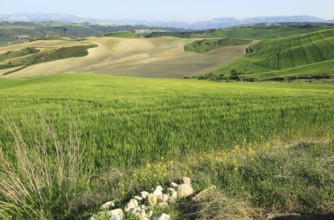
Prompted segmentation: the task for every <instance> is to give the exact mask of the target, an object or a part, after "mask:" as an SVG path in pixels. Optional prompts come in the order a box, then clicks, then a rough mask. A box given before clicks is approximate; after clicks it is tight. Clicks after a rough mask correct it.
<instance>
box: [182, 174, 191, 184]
mask: <svg viewBox="0 0 334 220" xmlns="http://www.w3.org/2000/svg"><path fill="white" fill-rule="evenodd" d="M182 181H183V184H188V185H191V180H190V178H189V177H186V176H185V177H183V178H182Z"/></svg>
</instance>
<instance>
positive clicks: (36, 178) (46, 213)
mask: <svg viewBox="0 0 334 220" xmlns="http://www.w3.org/2000/svg"><path fill="white" fill-rule="evenodd" d="M1 119H2V120H3V121H4V122H5V124H6V125H7V127H8V129H9V131H10V133H11V134H12V135H13V138H14V141H15V145H14V148H13V149H12V151H11V152H10V153H9V154H8V153H7V154H5V152H3V151H2V150H1V149H0V198H1V201H2V202H1V203H0V210H1V212H0V216H2V217H8V216H11V217H14V218H16V219H17V218H23V219H25V218H30V219H57V218H60V217H64V216H66V215H69V213H70V210H67V205H68V202H69V201H70V200H71V199H72V198H71V197H73V196H75V194H76V191H78V190H79V189H80V188H81V187H78V185H79V184H80V183H81V180H82V179H83V176H82V175H81V171H80V165H81V162H82V159H83V153H82V152H81V151H80V150H79V141H78V137H77V135H76V134H77V133H76V131H75V129H74V128H73V126H72V123H71V120H69V134H70V136H69V139H68V141H67V143H65V144H61V143H60V141H58V138H57V133H56V131H55V130H54V128H53V127H52V126H51V125H49V124H47V123H46V122H45V121H44V122H43V131H42V132H43V137H42V140H35V145H34V146H27V145H26V143H25V141H24V140H23V138H22V136H21V133H20V131H19V129H18V128H17V126H16V125H15V124H14V123H13V122H11V121H9V120H7V119H6V118H3V117H2V118H1ZM50 143H51V144H50ZM54 154H55V155H56V157H55V156H53V155H54Z"/></svg>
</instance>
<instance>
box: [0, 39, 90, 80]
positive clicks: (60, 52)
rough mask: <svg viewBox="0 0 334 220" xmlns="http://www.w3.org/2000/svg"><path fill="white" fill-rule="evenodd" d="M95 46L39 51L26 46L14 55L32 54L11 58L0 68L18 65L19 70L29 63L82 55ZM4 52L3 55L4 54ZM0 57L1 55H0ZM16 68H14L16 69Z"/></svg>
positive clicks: (85, 54)
mask: <svg viewBox="0 0 334 220" xmlns="http://www.w3.org/2000/svg"><path fill="white" fill-rule="evenodd" d="M92 47H96V45H93V44H92V45H82V46H72V47H62V48H58V49H54V50H47V51H43V52H40V50H36V49H34V48H27V49H23V50H21V51H15V52H13V53H9V54H14V55H16V56H23V55H25V54H32V53H34V54H33V55H30V56H25V57H21V58H17V59H11V60H9V61H8V62H7V63H3V64H0V69H8V68H12V67H20V68H19V69H17V70H20V69H22V68H25V67H27V66H30V65H34V64H37V63H43V62H50V61H54V60H60V59H66V58H71V57H83V56H87V55H88V51H87V49H89V48H92ZM6 54H7V53H5V54H4V55H6ZM0 58H1V57H0ZM8 58H10V57H9V56H7V57H6V59H7V60H8ZM17 70H14V72H15V71H17ZM12 72H13V71H10V72H7V73H5V75H8V74H10V73H12Z"/></svg>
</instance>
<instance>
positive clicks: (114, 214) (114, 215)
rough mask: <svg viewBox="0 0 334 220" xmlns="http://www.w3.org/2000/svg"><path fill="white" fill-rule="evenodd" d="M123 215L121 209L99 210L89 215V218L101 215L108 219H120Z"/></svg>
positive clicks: (91, 219) (93, 219)
mask: <svg viewBox="0 0 334 220" xmlns="http://www.w3.org/2000/svg"><path fill="white" fill-rule="evenodd" d="M124 216H125V215H124V212H123V210H122V209H114V210H111V211H104V212H99V213H97V214H96V215H94V216H93V217H91V218H90V220H95V219H100V218H101V217H102V218H103V217H109V219H110V220H122V219H123V218H124Z"/></svg>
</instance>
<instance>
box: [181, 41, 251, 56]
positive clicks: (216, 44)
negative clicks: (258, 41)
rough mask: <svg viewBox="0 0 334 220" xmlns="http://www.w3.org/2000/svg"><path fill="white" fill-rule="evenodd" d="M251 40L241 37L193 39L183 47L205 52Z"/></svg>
mask: <svg viewBox="0 0 334 220" xmlns="http://www.w3.org/2000/svg"><path fill="white" fill-rule="evenodd" d="M251 42H252V41H250V40H243V39H233V38H223V39H203V40H198V41H194V42H192V43H190V44H187V45H186V46H185V47H184V50H185V51H192V52H197V53H206V52H209V51H211V50H214V49H218V48H221V47H230V46H238V45H244V44H249V43H251Z"/></svg>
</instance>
